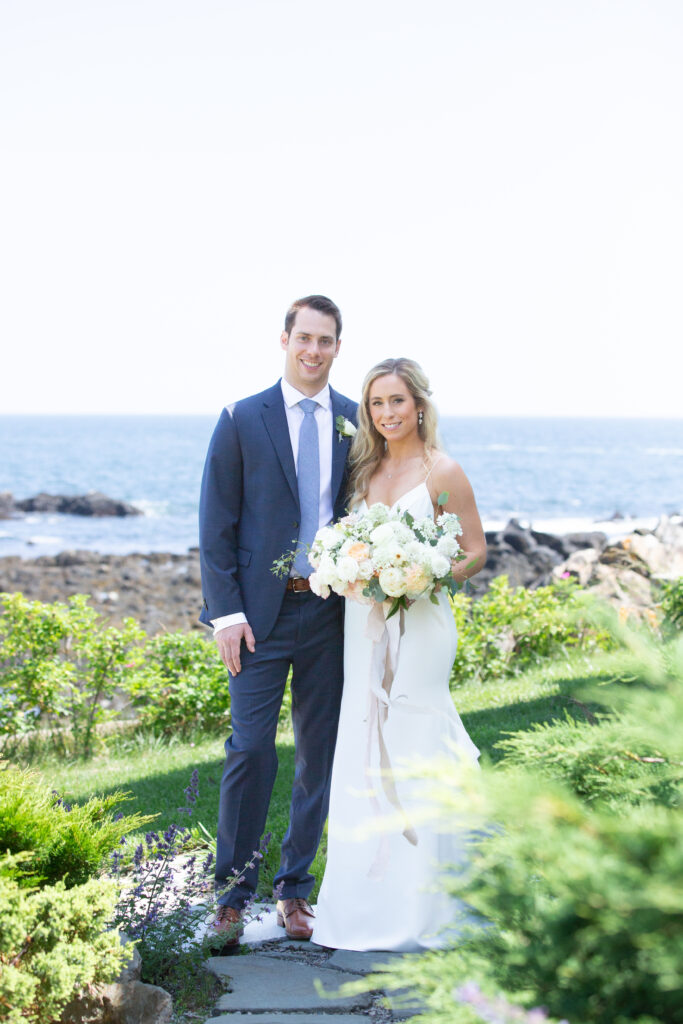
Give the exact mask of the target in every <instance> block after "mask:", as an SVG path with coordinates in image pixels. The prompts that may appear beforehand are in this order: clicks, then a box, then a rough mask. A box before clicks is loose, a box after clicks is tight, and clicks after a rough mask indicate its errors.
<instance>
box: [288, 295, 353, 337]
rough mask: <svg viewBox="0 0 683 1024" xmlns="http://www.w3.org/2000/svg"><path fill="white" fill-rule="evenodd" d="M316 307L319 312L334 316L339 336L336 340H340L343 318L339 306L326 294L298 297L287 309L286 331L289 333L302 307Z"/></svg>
mask: <svg viewBox="0 0 683 1024" xmlns="http://www.w3.org/2000/svg"><path fill="white" fill-rule="evenodd" d="M306 307H308V308H309V309H315V310H316V312H318V313H324V314H325V315H326V316H332V317H334V322H335V324H336V325H337V337H336V338H335V341H339V339H340V337H341V331H342V318H341V313H340V312H339V306H336V305H335V304H334V302H333V301H332V299H328V298H327V296H326V295H307V296H306V298H305V299H297V300H296V302H293V303H292V305H291V306H290V307H289V309H288V310H287V315H286V317H285V332H286V334H289V332H290V331H291V329H292V327H293V326H294V321H295V320H296V314H297V313H298V312H299V310H300V309H305V308H306Z"/></svg>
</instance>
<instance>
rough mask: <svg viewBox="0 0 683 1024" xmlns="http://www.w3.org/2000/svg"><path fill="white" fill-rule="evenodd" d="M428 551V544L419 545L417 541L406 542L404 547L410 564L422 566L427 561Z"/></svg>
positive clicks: (429, 549)
mask: <svg viewBox="0 0 683 1024" xmlns="http://www.w3.org/2000/svg"><path fill="white" fill-rule="evenodd" d="M430 551H431V548H430V546H429V545H428V544H421V543H420V541H419V540H411V541H408V543H407V544H406V545H405V552H406V554H407V556H408V558H409V559H410V561H411V562H419V563H420V564H422V563H423V562H425V561H429V552H430Z"/></svg>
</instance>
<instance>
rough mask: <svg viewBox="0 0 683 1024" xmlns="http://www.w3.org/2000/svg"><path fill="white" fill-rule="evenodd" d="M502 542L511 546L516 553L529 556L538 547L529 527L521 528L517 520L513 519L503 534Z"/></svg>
mask: <svg viewBox="0 0 683 1024" xmlns="http://www.w3.org/2000/svg"><path fill="white" fill-rule="evenodd" d="M501 539H502V541H503V543H504V544H509V545H510V547H511V548H514V550H515V551H519V552H521V553H522V554H528V553H529V552H530V551H533V549H534V548H535V547H536V541H535V540H534V537H533V534H532V532H531V530H530V529H528V528H527V527H524V526H521V525H520V524H519V522H518V521H517V520H516V519H511V520H510V522H509V523H508V524H507V526H506V527H505V529H504V530H503V532H502V538H501Z"/></svg>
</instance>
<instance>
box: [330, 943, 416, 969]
mask: <svg viewBox="0 0 683 1024" xmlns="http://www.w3.org/2000/svg"><path fill="white" fill-rule="evenodd" d="M403 955H404V954H403V953H381V952H378V951H377V950H374V951H371V952H369V953H364V952H359V951H357V950H355V949H337V950H336V951H335V952H334V953H333V954H332V956H331V957H330V959H329V960H328V961H327V963H326V965H325V966H326V967H336V968H337V970H339V971H347V972H348V973H349V974H372V973H373V970H374V969H378V970H380V969H381V968H382V965H383V964H388V963H391V961H392V960H400V959H401V957H402V956H403Z"/></svg>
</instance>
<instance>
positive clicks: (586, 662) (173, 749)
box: [33, 654, 618, 898]
mask: <svg viewBox="0 0 683 1024" xmlns="http://www.w3.org/2000/svg"><path fill="white" fill-rule="evenodd" d="M617 672H618V666H617V661H616V660H615V659H614V657H613V656H610V655H604V654H603V655H599V656H597V655H596V656H594V657H590V658H588V657H586V656H575V657H574V658H573V659H572V660H559V659H558V660H556V661H552V662H548V663H546V664H545V665H544V666H543V667H542V668H535V669H533V670H530V671H528V672H526V673H524V674H523V675H520V676H517V677H516V678H513V679H508V680H504V681H497V682H492V683H488V684H480V683H479V684H466V685H464V686H461V687H458V688H457V689H455V691H454V694H453V696H454V700H455V703H456V707H457V708H458V711H459V712H460V714H461V716H462V719H463V722H464V724H465V726H466V728H467V730H468V732H469V733H470V735H471V737H472V739H473V741H474V742H475V743H476V744H477V746H478V747H479V748H480V749H481V751H482V753H483V755H484V758H485V759H488V760H489V761H491V762H496V761H498V760H500V756H501V753H500V751H497V750H496V749H495V743H496V742H497V740H499V739H500V738H501V737H502V735H503V734H504V733H506V732H512V731H517V730H519V729H527V728H529V726H530V725H532V724H533V723H534V722H547V721H550V720H552V719H553V718H558V717H563V716H564V714H565V709H570V710H571V711H572V712H573V713H574V714H575V715H576V716H579V717H580V716H581V714H582V711H581V705H578V704H576V703H575V702H574V700H573V698H572V693H574V692H575V691H576V690H577V689H578V688H580V687H581V686H582V685H584V684H595V683H598V682H601V681H606V680H608V679H610V678H614V675H615V674H617ZM223 741H224V738H223V737H215V736H212V737H205V738H199V739H197V740H196V741H195V742H194V743H190V742H180V741H173V740H172V741H170V742H169V741H163V742H162V741H160V740H155V739H154V738H153V737H149V736H138V737H133V738H127V739H124V738H121V737H119V738H118V739H116V740H114V741H112V743H111V745H110V747H109V748H108V750H107V751H106V752H105V753H103V754H101V755H100V756H98V757H96V758H95V759H93V760H92V761H88V762H81V761H74V762H71V763H65V762H64V761H63V760H62V761H58V760H56V759H55V758H54V757H47V758H44V759H42V760H41V761H34V763H33V766H34V767H36V768H38V769H39V770H40V771H41V772H42V773H43V774H44V775H45V776H46V778H47V779H48V780H49V782H50V785H51V786H52V787H54V788H55V789H56V790H58V792H59V793H60V794H61V795H62V796H64V798H65V799H66V800H68V801H70V802H73V801H83V800H86V799H87V798H88V797H89V796H90V795H91V794H93V793H110V792H112V791H114V790H117V789H118V790H124V791H126V792H128V793H129V794H130V797H131V799H130V801H129V802H128V804H126V805H123V808H122V809H124V810H129V811H134V810H137V811H140V812H141V813H144V814H158V815H159V817H158V819H157V821H156V823H155V825H154V826H152V827H154V828H155V830H157V831H158V830H161V829H164V828H166V827H167V826H168V825H169V824H171V822H175V823H176V824H180V825H184V824H188V823H189V824H191V825H192V826H197V825H198V824H199V823H200V822H201V823H202V824H203V825H204V827H205V828H206V829H207V830H208V831H209V832H210V833H211V835H212V836H214V835H215V831H216V818H217V807H218V791H219V784H220V779H221V773H222V765H223ZM277 750H278V758H279V771H278V775H277V780H276V783H275V789H274V792H273V799H272V801H271V806H270V812H269V815H268V822H267V829H268V830H270V831H272V833H273V841H272V843H271V846H270V849H269V851H268V854H267V856H266V859H265V862H264V864H263V866H262V871H261V879H260V885H259V888H260V889H261V891H262V892H263V893H264V894H269V893H270V891H271V889H272V880H273V876H274V874H275V872H276V870H277V867H278V863H279V857H280V844H281V841H282V838H283V836H284V833H285V831H286V829H287V822H288V818H289V798H290V791H291V784H292V778H293V775H294V746H293V741H292V736H291V732H290V731H289V730H288V729H282V730H281V732H280V734H279V737H278V747H277ZM195 768H197V769H198V772H199V796H198V800H197V803H196V805H195V807H194V809H193V813H192V816H191V818H190V819H189V821H188V817H187V815H186V814H183V813H182V812H180V813H179V812H178V808H179V807H182V806H184V804H185V798H184V794H183V789H184V788H185V786H187V784H188V782H189V779H190V775H191V773H192V771H193V770H194V769H195ZM324 859H325V838H323V842H322V844H321V847H320V849H319V851H318V854H317V857H316V860H315V863H314V865H313V873H314V874H315V876H316V878H317V880H318V883H319V882H320V880H321V878H322V873H323V867H324ZM316 895H317V886H316V889H315V890H314V893H313V898H315V896H316Z"/></svg>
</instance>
